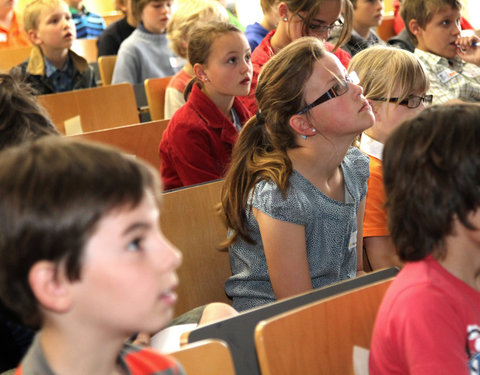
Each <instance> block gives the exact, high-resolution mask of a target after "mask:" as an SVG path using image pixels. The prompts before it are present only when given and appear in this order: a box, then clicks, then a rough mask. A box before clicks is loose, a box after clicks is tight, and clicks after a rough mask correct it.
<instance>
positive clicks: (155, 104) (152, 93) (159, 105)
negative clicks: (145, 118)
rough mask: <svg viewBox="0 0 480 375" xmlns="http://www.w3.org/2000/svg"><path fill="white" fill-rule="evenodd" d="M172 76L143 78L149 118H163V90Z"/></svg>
mask: <svg viewBox="0 0 480 375" xmlns="http://www.w3.org/2000/svg"><path fill="white" fill-rule="evenodd" d="M171 79H172V77H171V76H170V77H162V78H149V79H146V80H145V92H146V94H147V101H148V107H149V109H150V118H151V119H152V120H161V119H164V118H165V91H166V90H167V86H168V83H169V82H170V80H171Z"/></svg>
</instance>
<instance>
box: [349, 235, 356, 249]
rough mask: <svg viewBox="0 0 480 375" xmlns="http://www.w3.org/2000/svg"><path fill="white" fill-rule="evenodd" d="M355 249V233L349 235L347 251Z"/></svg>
mask: <svg viewBox="0 0 480 375" xmlns="http://www.w3.org/2000/svg"><path fill="white" fill-rule="evenodd" d="M356 249H357V231H355V232H352V234H350V241H348V250H356Z"/></svg>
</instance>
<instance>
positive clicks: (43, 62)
mask: <svg viewBox="0 0 480 375" xmlns="http://www.w3.org/2000/svg"><path fill="white" fill-rule="evenodd" d="M24 26H25V30H26V31H27V33H28V36H29V37H30V40H31V41H32V43H33V45H34V46H33V48H32V52H31V54H30V57H29V58H28V59H27V60H26V61H24V62H23V63H21V64H20V65H18V66H16V67H15V68H13V70H14V72H15V73H18V74H20V75H21V76H22V77H23V78H24V79H25V81H27V82H28V83H30V84H31V85H32V86H33V88H34V89H35V90H36V91H37V94H39V95H41V94H51V93H55V92H63V91H70V90H77V89H84V88H89V87H95V86H96V83H95V74H94V72H93V69H92V68H91V67H89V65H88V63H87V61H86V60H85V59H84V58H83V57H81V56H79V55H77V54H76V53H74V52H73V51H72V50H70V47H71V46H72V43H73V41H74V40H75V37H76V34H75V25H74V23H73V20H72V15H71V14H70V11H69V10H68V6H67V4H65V3H64V2H63V1H62V0H34V1H32V2H31V3H29V4H27V6H26V7H25V10H24Z"/></svg>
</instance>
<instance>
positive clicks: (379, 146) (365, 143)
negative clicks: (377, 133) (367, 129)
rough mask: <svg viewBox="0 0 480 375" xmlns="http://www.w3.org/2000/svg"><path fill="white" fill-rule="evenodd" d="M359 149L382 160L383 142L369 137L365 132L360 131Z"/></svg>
mask: <svg viewBox="0 0 480 375" xmlns="http://www.w3.org/2000/svg"><path fill="white" fill-rule="evenodd" d="M360 150H362V151H363V152H364V153H366V154H367V155H369V156H373V157H374V158H377V159H378V160H382V152H383V143H381V142H379V141H377V140H375V139H373V138H372V137H369V136H368V135H366V134H365V133H362V136H361V138H360Z"/></svg>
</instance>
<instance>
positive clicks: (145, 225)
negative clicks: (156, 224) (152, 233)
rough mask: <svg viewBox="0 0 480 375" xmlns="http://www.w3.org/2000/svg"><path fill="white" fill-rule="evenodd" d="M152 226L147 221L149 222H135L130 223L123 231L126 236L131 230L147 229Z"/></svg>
mask: <svg viewBox="0 0 480 375" xmlns="http://www.w3.org/2000/svg"><path fill="white" fill-rule="evenodd" d="M151 227H152V225H151V224H150V223H147V222H136V223H133V224H130V225H129V226H128V227H127V228H126V229H125V230H124V231H123V233H122V234H123V235H124V236H126V235H128V234H129V233H131V232H134V231H136V230H145V229H150V228H151Z"/></svg>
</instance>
